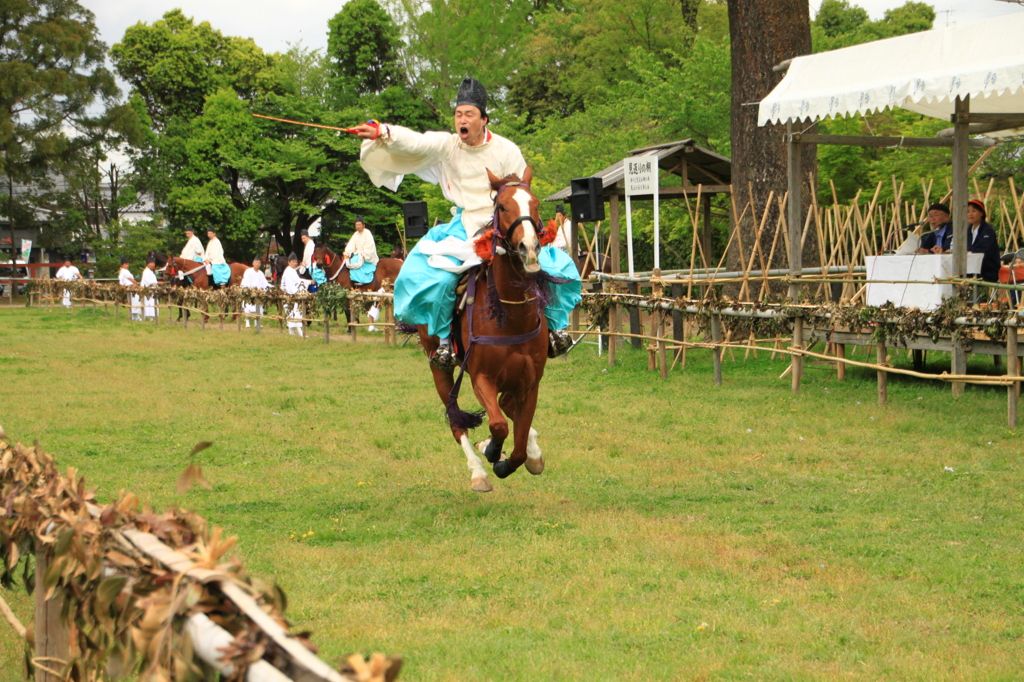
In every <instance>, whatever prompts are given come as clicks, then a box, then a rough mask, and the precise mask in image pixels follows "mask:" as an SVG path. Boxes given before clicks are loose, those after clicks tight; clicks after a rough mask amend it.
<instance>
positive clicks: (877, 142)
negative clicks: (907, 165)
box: [787, 133, 996, 147]
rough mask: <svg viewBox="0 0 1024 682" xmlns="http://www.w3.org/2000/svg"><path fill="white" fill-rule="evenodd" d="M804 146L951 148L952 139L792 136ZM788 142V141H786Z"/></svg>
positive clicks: (984, 143)
mask: <svg viewBox="0 0 1024 682" xmlns="http://www.w3.org/2000/svg"><path fill="white" fill-rule="evenodd" d="M793 137H794V138H796V140H797V141H798V142H802V143H804V144H830V145H846V146H850V147H952V146H953V140H952V138H946V137H872V136H870V135H818V134H807V135H801V134H800V133H795V134H794V135H793ZM787 141H788V140H787ZM995 144H996V141H995V140H990V139H988V138H978V139H973V140H969V141H968V146H970V147H992V146H995Z"/></svg>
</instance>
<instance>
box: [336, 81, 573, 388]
mask: <svg viewBox="0 0 1024 682" xmlns="http://www.w3.org/2000/svg"><path fill="white" fill-rule="evenodd" d="M488 121H489V118H488V116H487V92H486V90H485V89H484V87H483V85H482V84H481V83H480V82H479V81H477V80H475V79H473V78H466V79H464V80H463V81H462V83H461V85H460V86H459V90H458V94H457V95H456V99H455V118H454V123H455V133H454V134H453V133H443V132H427V133H417V132H414V131H412V130H409V129H408V128H403V127H402V126H397V125H390V124H387V123H380V122H378V121H373V120H371V121H368V122H367V123H364V124H361V125H357V126H354V127H353V131H354V132H355V133H356V134H357V135H358V136H359V137H361V138H363V144H362V149H361V151H360V154H359V163H360V165H361V166H362V167H363V170H365V171H366V174H367V175H368V176H369V178H370V181H371V182H372V183H373V184H374V185H376V186H377V187H387V188H388V189H390V190H392V191H397V190H398V185H399V183H401V182H402V178H403V177H404V176H405V175H407V174H410V173H412V174H415V175H417V176H419V177H420V178H421V179H423V180H426V181H427V182H431V183H435V184H439V185H440V186H441V192H442V193H443V194H444V196H445V198H446V199H448V200H449V201H451V202H452V203H453V204H455V206H456V210H455V211H454V219H453V220H452V221H451V222H449V223H446V224H444V225H438V226H436V227H434V228H432V229H431V230H430V231H429V232H428V233H427V235H426V237H424V238H423V239H421V240H420V241H419V242H418V243H417V244H416V246H415V247H414V248H413V249H412V251H411V252H410V253H409V255H408V258H407V259H406V260H405V263H404V264H403V265H402V270H401V272H400V273H399V275H398V279H397V281H396V282H395V298H394V301H395V318H396V319H398V320H399V321H401V322H405V323H407V324H414V325H426V327H427V332H428V333H429V334H430V335H431V336H436V337H437V338H438V340H439V341H440V345H439V347H438V349H437V350H436V351H435V352H434V354H433V356H432V357H431V358H430V362H431V364H432V365H434V366H436V367H439V368H441V369H445V370H452V369H454V368H455V365H456V357H455V352H454V351H453V350H452V349H451V347H450V335H451V322H452V316H453V314H454V309H455V284H456V282H457V281H458V277H459V275H458V274H456V273H459V272H462V271H464V270H465V269H468V267H470V266H471V265H472V262H468V264H467V258H465V257H455V256H452V255H451V254H453V253H456V252H459V253H468V254H469V257H470V258H472V254H473V250H472V243H471V240H472V239H473V238H474V237H476V235H477V234H478V233H479V232H481V231H482V230H483V229H484V228H485V227H487V226H488V225H489V224H490V223H491V220H492V217H493V213H494V198H493V194H492V190H491V185H490V180H489V177H488V175H487V173H488V171H490V172H491V173H493V174H494V175H495V176H497V177H499V178H504V177H507V176H509V175H512V174H515V175H517V176H518V177H519V178H522V177H523V176H524V174H525V171H526V160H525V159H524V158H523V154H522V152H521V151H520V150H519V147H517V146H516V145H515V143H513V142H512V141H510V140H508V139H506V138H504V137H501V136H500V135H496V134H494V133H492V132H491V131H490V130H489V129H488V128H487V124H488ZM539 227H540V226H537V228H538V229H539ZM467 245H468V248H466V246H467ZM445 249H448V250H445ZM428 251H430V252H431V253H433V254H434V257H433V258H431V257H430V254H428V253H427V252H428ZM539 260H540V265H541V268H542V269H543V270H544V271H545V272H546V273H548V274H549V275H552V276H553V277H556V278H559V279H563V280H565V282H564V283H556V284H553V285H551V298H550V301H549V303H548V305H547V307H546V308H545V310H544V314H545V317H546V318H547V320H548V329H549V353H548V354H549V356H551V357H554V356H555V355H559V354H561V353H564V352H566V351H567V350H568V348H569V347H571V339H569V337H568V334H566V333H565V332H564V331H560V330H563V329H564V328H565V327H566V326H568V324H569V313H570V312H572V310H573V309H574V308H575V307H576V305H577V304H578V303H579V302H580V300H581V289H582V284H581V283H580V276H579V272H578V271H577V270H576V266H575V263H574V262H573V260H572V259H571V258H569V255H568V254H567V253H564V252H562V251H559V250H558V249H554V248H550V247H544V248H542V249H541V253H540V255H539ZM442 263H443V265H442ZM552 349H554V350H555V353H554V354H552Z"/></svg>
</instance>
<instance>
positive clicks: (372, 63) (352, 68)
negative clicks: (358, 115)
mask: <svg viewBox="0 0 1024 682" xmlns="http://www.w3.org/2000/svg"><path fill="white" fill-rule="evenodd" d="M327 26H328V34H327V54H328V61H329V63H330V65H331V69H332V70H333V72H334V75H335V78H336V79H337V85H336V87H337V89H338V91H339V92H341V93H348V94H352V95H357V96H358V95H368V94H374V95H375V94H379V93H381V92H383V91H384V90H385V89H386V88H388V87H389V86H393V85H403V84H404V78H403V76H402V72H401V65H400V64H399V62H398V54H399V50H400V47H401V41H400V39H399V30H398V27H397V26H396V25H395V22H394V21H393V20H392V19H391V16H390V15H389V14H388V13H387V12H385V11H384V9H383V8H381V6H380V5H379V4H377V0H349V2H347V3H345V5H344V7H342V9H341V11H340V12H338V13H337V14H335V15H334V16H333V17H332V18H331V20H330V21H329V22H328V24H327Z"/></svg>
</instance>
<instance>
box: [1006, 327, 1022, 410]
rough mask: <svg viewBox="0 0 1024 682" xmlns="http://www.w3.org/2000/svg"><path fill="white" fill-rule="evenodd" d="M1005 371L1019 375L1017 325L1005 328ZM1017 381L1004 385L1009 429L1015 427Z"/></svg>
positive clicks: (1018, 384)
mask: <svg viewBox="0 0 1024 682" xmlns="http://www.w3.org/2000/svg"><path fill="white" fill-rule="evenodd" d="M1006 373H1007V374H1008V375H1010V376H1011V377H1016V376H1020V363H1019V362H1018V358H1017V327H1016V325H1014V326H1013V327H1008V328H1007V329H1006ZM1019 386H1020V383H1019V382H1016V381H1014V382H1013V383H1012V384H1010V385H1009V386H1007V387H1006V422H1007V424H1008V425H1009V427H1010V428H1011V429H1015V428H1017V396H1018V395H1019V392H1018V387H1019Z"/></svg>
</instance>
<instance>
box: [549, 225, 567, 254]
mask: <svg viewBox="0 0 1024 682" xmlns="http://www.w3.org/2000/svg"><path fill="white" fill-rule="evenodd" d="M571 245H572V221H571V220H569V219H568V218H566V219H565V221H564V222H563V223H562V225H561V226H560V227H559V228H558V231H557V232H555V241H553V242H551V246H553V247H555V248H556V249H561V250H562V251H565V252H566V253H568V252H569V247H570V246H571Z"/></svg>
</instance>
